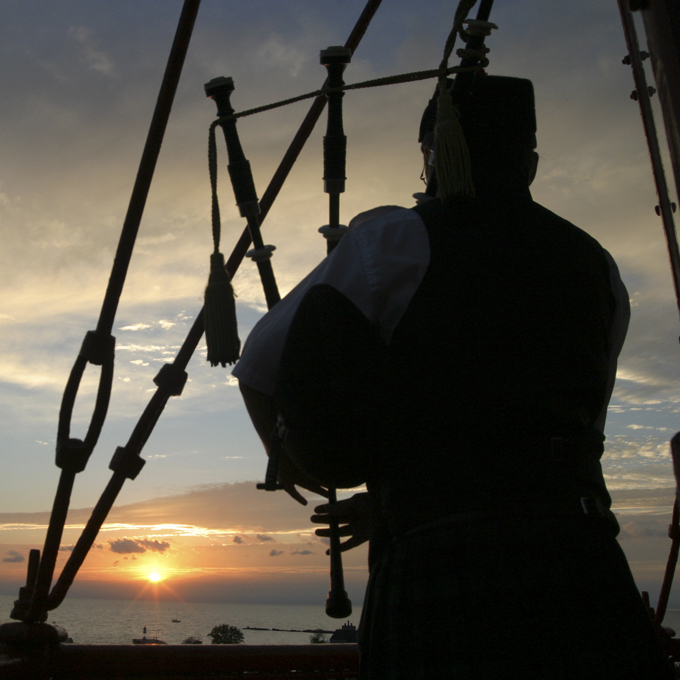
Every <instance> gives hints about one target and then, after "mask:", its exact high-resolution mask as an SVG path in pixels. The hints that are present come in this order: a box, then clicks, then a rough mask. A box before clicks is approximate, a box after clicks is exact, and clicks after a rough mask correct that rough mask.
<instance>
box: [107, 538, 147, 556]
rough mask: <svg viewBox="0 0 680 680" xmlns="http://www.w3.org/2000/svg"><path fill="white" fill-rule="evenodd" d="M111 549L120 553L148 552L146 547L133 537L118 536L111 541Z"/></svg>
mask: <svg viewBox="0 0 680 680" xmlns="http://www.w3.org/2000/svg"><path fill="white" fill-rule="evenodd" d="M109 550H111V552H115V553H119V554H120V555H124V554H126V553H143V552H146V548H145V547H144V546H142V545H140V544H139V543H138V542H137V541H136V540H134V539H132V538H117V539H115V540H112V541H109Z"/></svg>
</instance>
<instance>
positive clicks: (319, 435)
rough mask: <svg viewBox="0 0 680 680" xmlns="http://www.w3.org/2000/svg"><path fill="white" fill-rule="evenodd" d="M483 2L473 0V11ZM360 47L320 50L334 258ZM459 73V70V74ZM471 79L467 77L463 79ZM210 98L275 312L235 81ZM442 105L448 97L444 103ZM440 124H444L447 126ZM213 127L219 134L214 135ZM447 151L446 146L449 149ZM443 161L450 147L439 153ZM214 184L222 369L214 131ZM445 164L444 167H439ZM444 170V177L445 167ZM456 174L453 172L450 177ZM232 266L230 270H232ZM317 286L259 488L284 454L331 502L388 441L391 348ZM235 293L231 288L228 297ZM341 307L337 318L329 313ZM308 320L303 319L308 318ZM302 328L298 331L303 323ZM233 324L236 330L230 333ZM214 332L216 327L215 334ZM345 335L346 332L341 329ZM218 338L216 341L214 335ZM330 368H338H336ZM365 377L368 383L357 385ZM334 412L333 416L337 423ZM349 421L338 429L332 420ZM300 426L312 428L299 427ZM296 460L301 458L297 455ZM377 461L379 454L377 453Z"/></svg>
mask: <svg viewBox="0 0 680 680" xmlns="http://www.w3.org/2000/svg"><path fill="white" fill-rule="evenodd" d="M471 4H474V2H472V3H469V2H468V5H471ZM492 4H493V0H483V1H482V3H481V6H480V9H479V12H478V14H477V17H476V19H475V20H468V24H470V25H472V27H473V30H472V31H471V33H470V34H469V35H468V34H466V37H467V39H468V43H469V44H468V46H467V49H466V50H465V51H464V53H463V55H462V62H461V66H460V67H459V69H464V71H463V73H458V74H457V77H456V79H455V80H454V84H453V86H452V88H451V90H452V92H451V95H452V96H460V92H461V91H464V90H466V89H470V88H471V86H472V82H473V78H474V75H475V72H476V70H477V69H478V68H479V66H480V61H482V58H483V55H484V51H485V48H484V44H483V43H484V37H485V36H486V35H488V34H489V32H490V29H491V28H495V27H494V26H493V25H492V24H489V23H488V17H489V13H490V11H491V6H492ZM466 13H467V6H466V5H465V3H461V6H460V7H459V12H458V14H457V16H456V21H455V22H454V28H455V27H456V26H458V27H460V26H461V24H462V23H463V20H464V19H465V16H466ZM456 33H458V30H456V31H452V34H453V37H452V38H450V39H449V41H448V43H447V50H448V53H446V52H445V57H444V60H443V62H442V65H441V66H440V69H439V75H440V76H441V77H442V78H443V80H442V81H441V82H444V83H446V75H447V74H448V72H449V69H448V57H449V54H450V52H451V50H452V48H453V42H454V40H455V35H456ZM351 57H352V49H350V48H349V47H347V46H345V47H341V46H332V47H329V48H327V49H325V50H322V51H321V53H320V62H321V64H322V65H323V66H325V68H326V69H327V76H328V77H327V79H326V82H325V84H324V88H323V90H324V91H325V92H326V94H325V98H326V99H327V102H328V122H327V129H326V134H325V136H324V139H323V164H324V175H323V180H324V191H325V192H326V193H327V194H328V197H329V218H328V224H326V225H324V226H322V227H321V228H320V229H319V232H320V233H321V234H322V235H323V236H324V237H325V239H326V242H327V254H328V255H330V254H331V253H332V251H333V249H334V248H335V247H336V246H337V244H338V242H339V241H340V239H341V238H342V237H343V235H344V234H345V233H346V231H347V227H346V226H344V225H342V224H341V223H340V194H341V193H343V192H344V191H345V180H346V177H345V161H346V149H347V137H346V135H345V133H344V128H343V112H342V101H343V95H344V90H345V89H346V88H345V83H344V81H343V74H344V71H345V69H346V67H347V65H348V64H349V63H350V61H351ZM457 70H458V69H457ZM463 74H464V75H465V78H461V76H462V75H463ZM205 90H206V95H207V96H209V97H211V98H212V99H214V100H215V102H216V104H217V113H218V116H219V118H218V120H217V121H216V123H217V124H218V125H219V126H220V127H222V130H223V132H224V137H225V141H226V146H227V152H228V155H229V165H228V171H229V176H230V179H231V183H232V186H233V190H234V194H235V197H236V203H237V205H238V207H239V211H240V213H241V216H243V217H245V218H246V219H247V222H248V232H249V234H250V239H251V241H252V244H253V245H254V248H253V249H252V250H250V251H249V252H248V253H247V255H248V256H249V257H251V258H252V259H253V260H254V261H255V262H256V264H257V267H258V269H259V272H260V276H261V280H262V285H263V288H264V293H265V298H266V301H267V306H268V308H269V309H271V308H272V307H273V306H274V305H275V304H277V303H278V302H279V300H280V296H279V293H278V289H277V286H276V281H275V277H274V274H273V270H272V266H271V256H272V253H273V251H274V250H275V247H274V246H271V245H264V241H263V240H262V236H261V233H260V220H259V215H260V210H259V206H258V201H257V195H256V191H255V187H254V182H253V177H252V172H251V169H250V164H249V162H248V161H247V159H246V158H245V155H244V153H243V149H242V146H241V143H240V140H239V136H238V132H237V128H236V117H235V116H234V109H233V108H232V105H231V102H230V96H231V93H232V92H233V91H234V85H233V81H232V79H231V78H224V77H222V78H216V79H214V80H212V81H210V82H209V83H207V84H206V86H205ZM442 99H443V96H441V93H440V101H441V100H442ZM438 122H439V121H438ZM214 125H215V124H213V127H212V128H211V132H212V131H214ZM440 149H441V146H440ZM439 154H440V156H444V155H445V151H441V150H440V151H439ZM210 164H211V182H212V185H213V236H214V240H215V252H214V253H213V255H212V258H211V261H212V263H213V266H212V272H211V283H210V284H209V286H208V289H207V290H206V339H207V342H208V359H209V361H210V362H211V363H212V364H213V365H216V364H218V363H221V364H222V365H223V366H224V365H225V363H233V362H234V361H235V360H236V356H237V354H238V350H236V355H234V353H233V352H231V353H229V352H228V351H226V350H225V351H222V350H219V349H214V348H217V347H219V346H220V345H221V344H223V341H224V339H225V338H226V336H227V335H229V334H231V333H235V323H234V322H232V323H227V324H224V323H222V324H220V323H218V322H215V323H213V322H211V321H209V318H210V317H212V316H215V317H218V316H219V314H215V313H214V312H212V311H211V310H210V309H209V307H210V306H212V305H213V304H214V305H215V306H216V307H217V306H218V305H219V302H217V301H216V300H212V299H211V300H209V297H210V295H211V294H212V293H211V290H210V289H211V285H212V279H213V275H214V272H215V270H216V269H217V270H223V267H224V265H223V258H222V256H221V255H220V254H219V252H218V246H219V236H218V234H219V210H218V208H216V200H217V199H216V192H215V180H214V178H215V173H216V167H215V150H214V135H212V134H211V141H210ZM440 166H441V164H440ZM440 172H441V171H440ZM449 174H450V172H449ZM436 176H437V175H436V173H432V178H431V181H430V183H429V184H428V193H432V192H434V194H436V193H437V179H436ZM227 269H228V267H227ZM316 288H320V289H321V290H315V288H312V289H311V290H310V291H309V292H308V295H307V296H305V298H303V301H302V303H301V304H300V307H299V308H298V310H297V312H296V314H295V317H294V319H293V323H292V325H291V328H290V330H289V332H288V337H287V339H286V342H285V346H284V350H283V357H282V361H281V366H280V368H279V374H278V380H277V382H278V384H279V387H278V388H277V394H276V395H275V402H276V409H277V411H278V422H277V424H276V426H275V427H274V428H273V432H272V434H271V438H270V441H269V446H268V454H269V462H268V466H267V471H266V475H265V481H264V483H261V484H258V485H257V488H258V489H262V490H266V491H275V490H277V489H282V488H283V487H282V485H281V484H280V483H279V482H278V461H279V458H280V456H281V455H282V452H286V454H288V455H290V457H291V458H293V460H294V462H295V463H298V462H299V461H302V464H301V465H299V467H300V468H301V471H302V472H305V473H308V472H310V471H311V475H310V476H312V478H314V479H316V480H318V481H319V482H321V483H322V484H323V485H324V486H325V487H327V488H328V500H329V503H330V504H331V505H332V504H335V503H336V502H337V494H336V486H339V487H341V488H353V487H356V486H358V485H360V484H363V483H365V482H366V480H367V477H368V470H369V469H370V468H371V458H372V454H374V453H375V451H374V450H373V448H374V447H378V446H379V445H380V442H379V439H380V437H377V438H376V437H372V436H369V435H368V433H369V432H370V431H371V430H372V429H375V428H372V424H373V423H374V422H376V421H380V420H381V419H382V416H383V415H384V413H382V411H381V407H382V405H383V403H384V402H385V399H384V397H385V395H386V393H385V386H384V384H383V383H382V380H381V378H382V371H383V370H384V368H385V366H386V348H385V347H384V346H382V343H381V342H380V340H379V338H378V337H377V333H376V332H375V331H374V329H372V328H371V327H370V323H369V322H368V320H367V319H365V317H363V315H361V313H360V312H359V311H358V310H357V309H356V308H352V307H353V306H352V305H351V303H349V301H348V300H346V299H344V300H343V299H342V298H343V296H342V295H340V294H339V293H337V291H334V290H333V289H331V288H330V286H326V287H325V288H324V287H322V286H318V287H316ZM226 295H227V296H228V297H229V296H230V292H226ZM227 307H229V309H230V311H229V312H228V313H227V312H225V313H224V314H222V317H224V318H226V317H227V316H228V315H229V314H231V313H232V311H231V310H232V309H233V305H231V304H229V303H228V301H225V303H224V305H223V308H224V309H226V308H227ZM329 308H333V309H334V310H335V311H334V313H332V314H330V313H328V309H329ZM300 317H304V321H299V319H300ZM296 322H298V323H297V326H299V328H298V327H296ZM227 328H231V329H232V330H227ZM211 329H212V331H211ZM336 331H337V333H336ZM212 334H214V335H215V337H214V338H213V337H212ZM338 338H342V340H340V341H339V343H340V344H341V345H344V344H345V343H344V342H343V341H344V340H347V339H348V338H349V339H350V342H347V343H346V344H347V345H351V346H350V347H346V346H344V347H342V348H341V351H340V355H341V358H340V359H338V350H339V348H338ZM226 345H228V346H230V347H232V348H237V347H238V346H239V343H238V342H237V341H236V342H235V341H229V342H227V343H226ZM329 364H335V366H333V367H329ZM355 375H361V376H362V378H363V379H362V381H357V380H355V378H354V376H355ZM329 412H332V416H330V418H329V415H328V414H329ZM333 418H335V419H336V420H337V421H339V422H340V423H341V425H340V427H335V426H334V425H335V423H333V422H332V419H333ZM291 419H292V420H293V422H294V423H298V424H299V423H303V422H304V421H307V423H311V425H309V424H307V423H305V424H302V425H301V426H299V427H296V426H295V424H294V425H293V426H292V427H291V424H290V423H291ZM293 453H294V454H295V455H294V456H293V455H292V454H293ZM373 457H375V456H373ZM329 524H330V558H331V573H330V578H331V588H330V592H329V594H328V599H327V600H326V613H327V614H328V615H329V616H331V617H334V618H346V617H347V616H349V615H350V614H351V612H352V605H351V602H350V600H349V597H348V595H347V592H346V590H345V586H344V575H343V567H342V558H341V548H340V539H339V527H338V522H337V520H336V519H335V518H333V517H332V516H331V517H329Z"/></svg>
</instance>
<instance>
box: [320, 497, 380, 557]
mask: <svg viewBox="0 0 680 680" xmlns="http://www.w3.org/2000/svg"><path fill="white" fill-rule="evenodd" d="M314 512H315V513H316V514H315V515H312V517H311V520H312V522H314V523H315V524H329V520H330V518H331V517H334V518H335V519H337V520H338V524H339V525H340V527H339V531H338V533H339V535H340V536H349V538H348V539H347V540H346V541H345V542H344V543H341V544H340V551H341V552H345V550H351V549H352V548H356V547H357V546H358V545H361V544H362V543H365V542H366V541H368V540H369V539H370V538H371V534H372V533H373V530H374V528H375V526H376V518H375V514H374V511H373V507H372V505H371V501H370V499H369V496H368V494H367V493H357V494H354V496H352V497H351V498H347V499H345V500H342V501H338V502H337V503H333V504H331V503H326V504H324V505H319V506H317V507H316V508H314ZM314 533H316V535H317V536H322V537H324V538H329V537H330V533H331V530H330V527H329V528H327V529H317V530H316V531H315V532H314ZM326 554H327V555H329V554H330V550H326Z"/></svg>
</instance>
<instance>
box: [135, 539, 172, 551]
mask: <svg viewBox="0 0 680 680" xmlns="http://www.w3.org/2000/svg"><path fill="white" fill-rule="evenodd" d="M137 543H138V544H139V545H141V546H143V547H145V548H146V549H147V550H151V551H152V552H159V553H163V552H165V551H166V550H167V549H168V548H169V547H170V543H168V542H167V541H157V540H155V539H144V540H139V541H137Z"/></svg>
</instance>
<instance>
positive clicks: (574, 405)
mask: <svg viewBox="0 0 680 680" xmlns="http://www.w3.org/2000/svg"><path fill="white" fill-rule="evenodd" d="M415 210H416V212H417V213H418V214H419V215H420V216H421V218H422V219H423V222H424V224H425V226H426V228H427V232H428V236H429V240H430V250H431V255H430V264H429V267H428V269H427V272H426V274H425V277H424V279H423V281H422V283H421V285H420V286H419V288H418V290H417V292H416V294H415V296H414V297H413V299H412V301H411V303H410V305H409V307H408V309H407V310H406V313H405V314H404V316H403V318H402V319H401V321H400V323H399V324H398V326H397V328H396V329H395V332H394V335H393V338H392V340H391V344H390V348H389V363H390V371H389V375H390V376H391V377H390V380H391V382H392V385H391V387H390V389H389V393H390V394H391V395H392V399H391V402H392V403H391V408H390V411H391V413H392V425H391V427H392V435H391V437H390V441H389V444H388V446H387V447H386V448H385V450H384V453H383V460H382V461H381V465H380V472H379V473H378V475H377V479H376V480H374V482H373V484H374V485H375V486H376V487H377V488H379V490H380V494H381V496H382V498H383V504H384V507H385V512H386V515H387V517H388V518H393V519H394V520H395V523H396V525H398V526H401V527H404V526H408V525H413V526H415V525H417V524H420V523H422V522H426V521H429V520H431V519H433V518H436V517H439V516H444V515H447V514H451V513H452V512H457V511H463V510H469V509H477V508H485V507H489V506H490V505H491V506H493V505H497V506H498V507H503V506H507V505H508V504H513V505H517V504H520V505H521V504H523V503H529V504H531V503H539V504H542V503H548V502H549V503H551V504H555V503H557V504H559V503H561V502H564V503H569V502H572V500H573V499H575V500H576V501H578V498H579V497H580V496H583V495H592V494H595V495H597V496H598V497H600V498H601V499H602V500H603V501H604V502H605V504H606V503H608V502H609V498H608V495H607V492H606V489H605V486H604V481H603V478H602V472H601V468H600V464H599V458H600V456H601V454H602V450H603V446H602V439H603V438H602V436H601V435H599V433H597V432H596V431H595V430H594V428H593V423H594V421H595V419H596V418H597V416H598V414H599V413H600V410H601V408H602V405H603V402H604V399H605V394H606V385H607V379H608V361H609V331H610V327H611V323H612V318H613V313H614V298H613V295H612V293H611V287H610V282H609V268H608V264H607V261H606V258H605V255H604V251H603V249H602V247H601V246H600V245H599V244H598V243H597V242H596V241H595V240H594V239H593V238H591V237H590V236H589V235H588V234H586V233H585V232H584V231H582V230H580V229H578V228H577V227H575V226H574V225H572V224H570V223H569V222H567V221H566V220H563V219H561V218H560V217H558V216H557V215H555V214H553V213H551V212H550V211H548V210H546V209H545V208H543V207H541V206H539V205H538V204H536V203H534V202H533V201H531V199H530V198H529V197H527V198H526V199H521V200H515V201H514V202H509V201H506V202H501V201H498V202H494V201H484V202H483V205H480V202H474V203H461V204H458V205H454V206H453V207H449V208H447V209H445V208H444V207H443V206H442V205H441V204H440V202H439V201H433V202H431V203H428V204H425V205H423V206H418V207H417V208H415Z"/></svg>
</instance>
